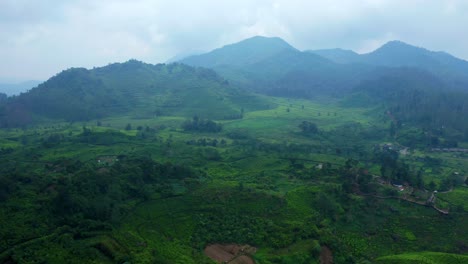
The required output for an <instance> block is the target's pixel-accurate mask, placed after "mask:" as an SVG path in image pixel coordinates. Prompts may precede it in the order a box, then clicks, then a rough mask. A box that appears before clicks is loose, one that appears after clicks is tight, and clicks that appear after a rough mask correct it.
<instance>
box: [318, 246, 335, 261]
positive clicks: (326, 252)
mask: <svg viewBox="0 0 468 264" xmlns="http://www.w3.org/2000/svg"><path fill="white" fill-rule="evenodd" d="M320 264H333V254H332V251H331V250H330V249H329V248H328V247H327V246H323V247H322V251H320Z"/></svg>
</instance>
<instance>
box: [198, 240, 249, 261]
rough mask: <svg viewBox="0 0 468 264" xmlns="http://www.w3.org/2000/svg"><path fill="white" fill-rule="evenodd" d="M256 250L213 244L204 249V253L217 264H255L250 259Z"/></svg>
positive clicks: (239, 246) (233, 245)
mask: <svg viewBox="0 0 468 264" xmlns="http://www.w3.org/2000/svg"><path fill="white" fill-rule="evenodd" d="M256 251H257V249H256V248H254V247H252V246H249V245H242V246H241V245H236V244H229V245H221V244H213V245H209V246H207V247H206V248H205V250H204V252H205V255H207V256H208V257H209V258H211V259H212V260H214V261H216V262H218V263H229V264H255V261H254V260H253V259H252V257H250V256H251V255H253V254H255V252H256Z"/></svg>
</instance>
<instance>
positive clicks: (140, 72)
mask: <svg viewBox="0 0 468 264" xmlns="http://www.w3.org/2000/svg"><path fill="white" fill-rule="evenodd" d="M265 105H266V104H263V103H262V100H261V99H259V98H258V97H256V96H253V95H250V94H248V93H246V92H243V91H242V90H239V89H237V88H235V87H232V86H231V85H229V83H228V82H227V81H226V80H224V79H223V78H222V77H220V76H219V75H217V74H216V73H215V72H214V71H212V70H209V69H203V68H193V67H190V66H186V65H181V64H169V65H165V64H158V65H151V64H145V63H142V62H139V61H135V60H130V61H128V62H125V63H115V64H110V65H108V66H105V67H101V68H94V69H92V70H87V69H84V68H72V69H68V70H65V71H63V72H61V73H59V74H57V75H56V76H54V77H52V78H50V79H49V80H48V81H46V82H44V83H42V84H40V85H39V86H38V87H36V88H34V89H32V90H30V91H29V92H28V93H25V94H21V95H20V96H16V97H12V98H9V99H8V100H7V102H6V103H4V105H3V107H2V108H1V109H0V116H1V125H2V126H3V127H5V126H16V125H22V124H27V123H29V122H32V121H34V119H35V118H37V117H46V118H54V119H63V120H67V121H81V120H90V119H97V118H103V117H109V116H116V115H130V116H136V117H154V116H160V115H178V116H187V117H192V116H193V115H199V116H201V117H206V118H216V119H223V118H234V117H236V116H239V114H240V112H241V110H242V109H245V110H249V109H250V108H255V109H258V108H261V107H264V106H265Z"/></svg>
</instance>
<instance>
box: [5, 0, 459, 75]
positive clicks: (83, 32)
mask: <svg viewBox="0 0 468 264" xmlns="http://www.w3.org/2000/svg"><path fill="white" fill-rule="evenodd" d="M466 25H468V1H465V0H445V1H442V0H425V1H423V0H270V1H267V0H255V1H253V0H233V1H231V0H184V1H183V0H99V1H97V0H66V1H64V0H41V1H37V0H0V81H3V82H5V81H8V82H18V81H24V80H47V79H48V78H50V77H52V76H53V75H55V74H57V73H59V72H61V71H62V70H65V69H68V68H70V67H86V68H93V67H100V66H105V65H107V64H109V63H114V62H124V61H127V60H129V59H137V60H141V61H144V62H147V63H163V62H165V61H167V60H168V59H170V58H172V57H174V56H176V55H179V54H187V53H193V52H201V51H204V52H206V51H210V50H212V49H215V48H218V47H221V46H223V45H226V44H230V43H235V42H238V41H241V40H243V39H246V38H249V37H252V36H256V35H261V36H270V37H273V36H275V37H281V38H283V39H284V40H286V41H287V42H289V43H290V44H291V45H293V46H294V47H296V48H298V49H300V50H307V49H323V48H344V49H351V50H354V51H356V52H358V53H366V52H370V51H372V50H374V49H376V48H378V47H379V46H381V45H382V44H384V43H386V42H387V41H390V40H401V41H404V42H406V43H409V44H412V45H415V46H419V47H424V48H427V49H429V50H435V51H446V52H448V53H450V54H452V55H454V56H457V57H459V58H463V59H465V60H466V59H468V29H467V28H466Z"/></svg>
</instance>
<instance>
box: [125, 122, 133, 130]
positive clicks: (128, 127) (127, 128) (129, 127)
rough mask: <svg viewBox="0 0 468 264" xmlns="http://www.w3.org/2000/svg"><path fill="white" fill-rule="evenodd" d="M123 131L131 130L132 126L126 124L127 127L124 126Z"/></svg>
mask: <svg viewBox="0 0 468 264" xmlns="http://www.w3.org/2000/svg"><path fill="white" fill-rule="evenodd" d="M125 130H127V131H128V130H132V125H131V124H130V123H128V124H127V126H125Z"/></svg>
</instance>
